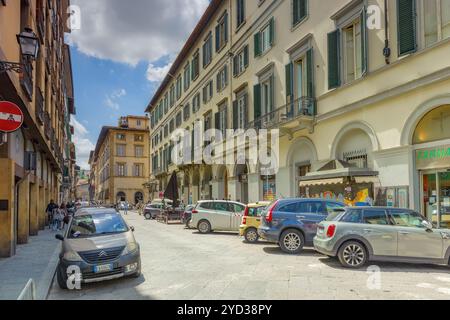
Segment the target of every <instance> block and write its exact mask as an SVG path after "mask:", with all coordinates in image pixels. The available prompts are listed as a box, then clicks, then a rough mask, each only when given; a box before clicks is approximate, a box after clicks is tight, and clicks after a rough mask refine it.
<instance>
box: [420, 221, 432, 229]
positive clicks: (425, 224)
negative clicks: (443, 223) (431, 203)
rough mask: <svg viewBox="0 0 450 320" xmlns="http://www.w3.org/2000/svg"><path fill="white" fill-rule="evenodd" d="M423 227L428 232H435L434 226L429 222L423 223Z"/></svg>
mask: <svg viewBox="0 0 450 320" xmlns="http://www.w3.org/2000/svg"><path fill="white" fill-rule="evenodd" d="M422 226H423V227H424V228H425V229H427V230H433V225H432V224H431V223H430V222H429V221H427V220H424V221H422Z"/></svg>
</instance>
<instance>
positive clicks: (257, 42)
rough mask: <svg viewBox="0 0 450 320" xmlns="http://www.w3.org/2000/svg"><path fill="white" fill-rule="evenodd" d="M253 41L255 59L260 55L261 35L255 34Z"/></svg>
mask: <svg viewBox="0 0 450 320" xmlns="http://www.w3.org/2000/svg"><path fill="white" fill-rule="evenodd" d="M254 40H255V57H259V56H260V55H261V33H259V32H258V33H256V34H255V36H254Z"/></svg>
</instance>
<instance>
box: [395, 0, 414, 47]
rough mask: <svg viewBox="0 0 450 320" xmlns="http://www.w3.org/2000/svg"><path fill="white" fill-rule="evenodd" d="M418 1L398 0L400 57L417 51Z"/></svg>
mask: <svg viewBox="0 0 450 320" xmlns="http://www.w3.org/2000/svg"><path fill="white" fill-rule="evenodd" d="M416 19H417V15H416V1H415V0H397V33H398V54H399V56H401V55H404V54H408V53H412V52H415V51H416V50H417V36H416V24H417V23H416Z"/></svg>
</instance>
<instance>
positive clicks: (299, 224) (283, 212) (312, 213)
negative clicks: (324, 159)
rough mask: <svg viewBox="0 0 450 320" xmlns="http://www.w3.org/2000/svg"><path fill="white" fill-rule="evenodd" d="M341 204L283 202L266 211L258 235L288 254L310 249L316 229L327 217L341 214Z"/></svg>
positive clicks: (294, 200) (279, 201)
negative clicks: (305, 248)
mask: <svg viewBox="0 0 450 320" xmlns="http://www.w3.org/2000/svg"><path fill="white" fill-rule="evenodd" d="M344 208H345V205H344V204H343V203H340V202H337V201H331V200H324V199H283V200H277V201H275V202H273V203H272V204H271V205H270V206H269V207H268V208H267V210H266V212H265V214H264V216H263V219H262V223H261V226H260V227H259V229H258V234H259V236H260V237H261V238H263V239H265V240H267V241H269V242H273V243H277V244H278V245H279V246H280V248H281V249H282V250H283V251H284V252H286V253H290V254H298V253H300V252H301V251H302V250H303V247H304V246H307V247H312V246H313V240H314V237H315V236H316V233H317V226H318V224H319V223H320V222H322V221H323V220H325V219H326V218H327V217H328V215H329V214H336V213H338V212H342V211H343V210H344Z"/></svg>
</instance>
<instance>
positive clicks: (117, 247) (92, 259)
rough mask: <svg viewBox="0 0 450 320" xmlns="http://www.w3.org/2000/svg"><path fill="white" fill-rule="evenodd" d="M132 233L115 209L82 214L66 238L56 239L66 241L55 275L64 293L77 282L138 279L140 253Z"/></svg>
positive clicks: (77, 217) (89, 210) (73, 219)
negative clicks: (69, 285)
mask: <svg viewBox="0 0 450 320" xmlns="http://www.w3.org/2000/svg"><path fill="white" fill-rule="evenodd" d="M133 231H134V229H133V228H132V227H129V226H128V225H127V223H126V222H125V221H124V219H123V218H122V216H121V215H120V214H119V213H118V212H117V211H116V210H115V209H102V208H96V209H86V210H84V211H83V210H81V211H80V210H79V211H78V212H77V213H76V214H75V216H74V217H73V218H72V219H71V222H70V224H69V227H68V228H67V231H66V232H65V234H64V235H57V236H56V238H57V239H58V240H61V241H63V245H62V250H61V254H60V256H59V265H58V269H57V273H56V274H57V280H58V285H59V286H60V287H61V289H67V288H68V284H69V283H71V284H72V283H73V284H74V283H75V282H76V281H79V282H80V283H90V282H98V281H104V280H112V279H117V278H121V277H125V276H133V277H139V276H140V274H141V258H140V250H139V245H138V243H137V242H136V240H135V238H134V235H133ZM69 277H70V279H69ZM68 279H69V281H68Z"/></svg>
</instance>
